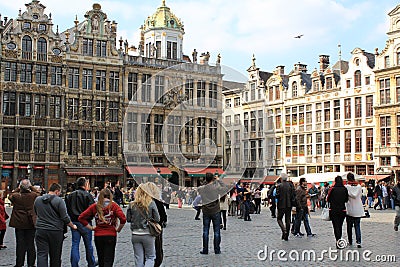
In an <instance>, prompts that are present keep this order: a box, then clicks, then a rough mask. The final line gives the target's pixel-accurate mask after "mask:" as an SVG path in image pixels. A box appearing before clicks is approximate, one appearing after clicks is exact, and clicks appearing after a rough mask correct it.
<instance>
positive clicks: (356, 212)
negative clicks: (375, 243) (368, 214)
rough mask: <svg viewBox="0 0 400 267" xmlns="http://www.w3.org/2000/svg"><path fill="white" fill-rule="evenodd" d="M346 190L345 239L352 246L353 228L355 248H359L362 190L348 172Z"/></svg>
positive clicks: (362, 214)
mask: <svg viewBox="0 0 400 267" xmlns="http://www.w3.org/2000/svg"><path fill="white" fill-rule="evenodd" d="M346 189H347V192H348V195H349V198H348V201H347V203H346V224H347V238H348V240H349V245H350V246H351V245H353V226H354V229H355V232H356V243H357V248H361V226H360V221H361V217H363V216H364V215H365V214H364V206H363V203H362V200H361V197H362V188H361V186H360V185H359V184H358V183H357V182H356V180H355V178H354V174H352V173H351V172H349V173H348V174H347V184H346Z"/></svg>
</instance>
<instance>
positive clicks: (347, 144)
mask: <svg viewBox="0 0 400 267" xmlns="http://www.w3.org/2000/svg"><path fill="white" fill-rule="evenodd" d="M344 153H351V131H350V130H347V131H344Z"/></svg>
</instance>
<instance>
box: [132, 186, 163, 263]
mask: <svg viewBox="0 0 400 267" xmlns="http://www.w3.org/2000/svg"><path fill="white" fill-rule="evenodd" d="M148 219H153V220H155V221H156V222H159V221H160V214H159V213H158V210H157V206H156V203H155V202H154V201H153V198H152V196H151V195H150V190H149V189H148V188H147V186H146V185H145V184H141V185H139V187H138V188H137V190H136V194H135V200H134V201H133V202H131V203H129V206H128V210H127V221H128V222H130V223H131V231H132V245H133V253H134V257H135V266H136V267H143V266H145V267H153V266H154V261H155V258H156V250H155V237H154V236H152V235H151V234H150V230H149V225H148V222H147V221H148Z"/></svg>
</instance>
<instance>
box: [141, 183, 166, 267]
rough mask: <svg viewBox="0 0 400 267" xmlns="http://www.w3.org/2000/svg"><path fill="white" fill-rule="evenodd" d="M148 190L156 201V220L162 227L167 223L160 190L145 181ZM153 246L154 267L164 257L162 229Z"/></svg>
mask: <svg viewBox="0 0 400 267" xmlns="http://www.w3.org/2000/svg"><path fill="white" fill-rule="evenodd" d="M146 185H147V187H148V192H149V194H150V196H151V197H152V198H153V201H154V203H156V206H157V211H158V214H159V215H160V221H159V222H158V223H159V224H160V225H161V226H162V228H164V227H165V226H166V225H167V220H168V216H167V212H166V210H165V206H164V203H163V202H162V201H161V190H160V188H158V186H157V185H156V184H155V183H152V182H147V183H146ZM155 248H156V259H155V260H154V267H159V266H161V263H162V262H163V258H164V249H163V231H162V232H161V234H160V235H158V236H156V240H155Z"/></svg>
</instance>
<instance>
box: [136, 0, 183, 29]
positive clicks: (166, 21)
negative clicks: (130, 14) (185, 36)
mask: <svg viewBox="0 0 400 267" xmlns="http://www.w3.org/2000/svg"><path fill="white" fill-rule="evenodd" d="M155 28H168V29H176V30H179V31H182V33H184V27H183V23H182V22H181V20H180V19H179V18H177V17H176V16H175V15H174V14H173V13H172V12H171V9H170V8H169V7H167V6H166V5H165V0H163V1H162V4H161V6H160V7H159V8H157V10H156V12H155V13H154V14H153V15H151V16H149V17H147V19H146V21H145V23H144V25H143V31H148V30H151V29H155Z"/></svg>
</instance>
